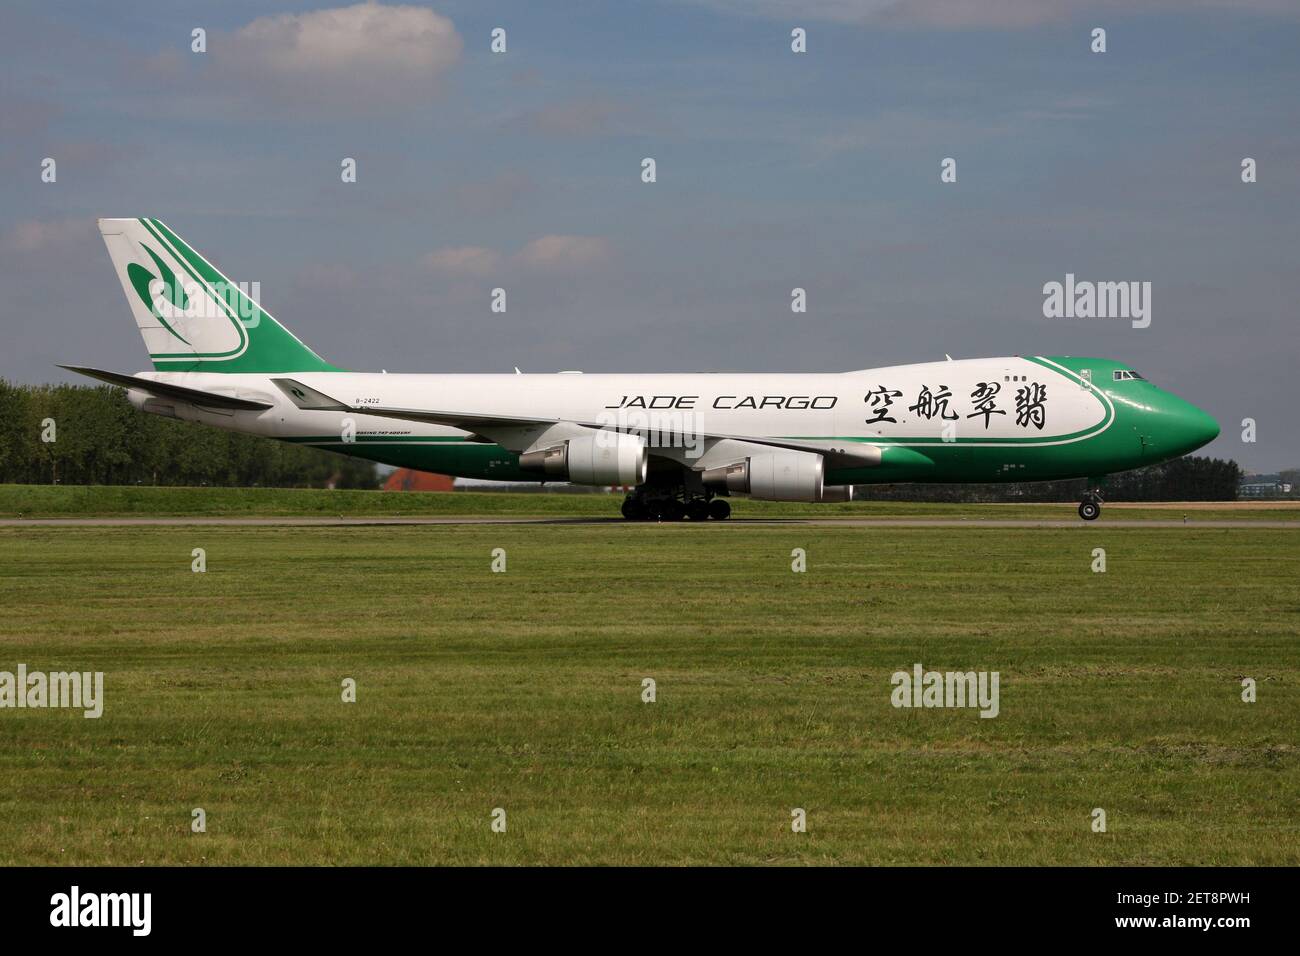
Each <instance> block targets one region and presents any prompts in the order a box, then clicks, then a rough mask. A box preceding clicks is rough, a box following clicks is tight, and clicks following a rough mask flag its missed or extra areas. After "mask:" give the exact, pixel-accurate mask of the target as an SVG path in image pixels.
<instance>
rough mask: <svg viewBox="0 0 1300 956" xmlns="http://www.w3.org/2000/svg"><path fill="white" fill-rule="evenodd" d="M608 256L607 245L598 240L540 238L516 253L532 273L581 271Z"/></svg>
mask: <svg viewBox="0 0 1300 956" xmlns="http://www.w3.org/2000/svg"><path fill="white" fill-rule="evenodd" d="M608 256H609V243H608V242H607V241H606V240H604V239H602V238H600V237H599V236H555V235H551V236H541V237H539V238H537V239H534V240H533V241H532V242H530V243H528V245H526V246H524V247H523V249H521V250H520V251H519V255H518V256H516V258H517V259H518V260H519V261H520V262H521V263H523V264H524V265H527V266H531V267H533V268H535V269H543V270H555V271H563V270H569V269H581V268H585V267H587V266H590V265H594V264H595V263H598V262H602V261H603V260H605V259H606V258H608Z"/></svg>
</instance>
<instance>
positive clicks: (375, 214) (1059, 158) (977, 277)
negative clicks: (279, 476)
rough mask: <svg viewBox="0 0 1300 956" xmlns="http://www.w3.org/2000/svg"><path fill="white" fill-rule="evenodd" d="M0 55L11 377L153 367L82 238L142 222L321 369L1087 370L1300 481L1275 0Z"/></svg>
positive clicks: (564, 21) (185, 35) (535, 14)
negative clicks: (183, 248) (1140, 292)
mask: <svg viewBox="0 0 1300 956" xmlns="http://www.w3.org/2000/svg"><path fill="white" fill-rule="evenodd" d="M196 27H202V28H204V29H205V30H206V31H207V47H208V49H207V52H206V53H204V54H196V53H193V52H191V49H190V47H191V31H192V30H193V29H194V28H196ZM496 27H501V28H504V29H505V30H506V40H507V52H506V53H505V54H494V53H492V52H491V50H490V48H489V44H490V40H491V33H492V30H493V29H494V28H496ZM795 27H803V28H804V29H805V30H806V31H807V47H808V52H807V53H806V54H795V53H792V52H791V49H790V32H791V30H792V29H793V28H795ZM1094 27H1104V28H1105V29H1106V31H1107V35H1106V45H1107V51H1106V52H1105V53H1102V54H1096V53H1092V52H1090V49H1089V47H1090V43H1091V38H1090V33H1091V31H1092V29H1093V28H1094ZM0 63H2V64H3V65H2V66H0V203H2V205H0V208H2V209H3V217H2V219H0V282H3V287H4V290H5V295H4V297H3V304H0V332H2V334H3V339H2V340H0V341H2V342H3V348H0V376H3V377H5V378H9V379H13V380H17V381H22V382H40V381H56V380H62V379H63V378H64V375H63V373H62V372H61V371H60V370H59V369H57V368H55V367H54V365H55V363H57V362H81V363H87V364H94V365H100V366H104V367H107V368H112V369H120V370H139V369H142V368H145V367H147V363H146V360H145V355H144V350H143V346H142V343H141V341H140V339H139V336H138V334H137V333H136V332H135V329H134V327H133V325H132V322H131V318H130V314H129V312H128V310H127V305H126V302H125V300H124V299H123V297H122V295H121V292H120V288H119V287H118V285H117V283H116V280H115V278H114V277H113V273H112V269H111V266H110V263H109V259H108V256H107V253H106V252H105V250H104V248H103V246H102V244H101V242H100V240H99V237H98V235H97V233H96V232H95V231H94V225H93V223H94V220H95V218H96V217H98V216H153V217H157V218H160V219H163V220H165V221H166V222H167V223H168V224H169V225H170V226H171V227H172V228H173V229H174V230H175V231H177V232H178V233H179V234H180V235H182V236H183V237H185V238H186V239H187V240H188V241H189V242H190V243H191V244H192V245H194V246H195V247H196V248H197V249H198V250H199V251H201V252H203V253H204V254H205V255H207V256H208V258H210V259H212V260H213V261H214V262H216V263H217V265H218V266H220V267H221V268H222V269H223V271H225V272H226V273H227V274H228V275H229V276H230V277H231V278H232V279H235V280H237V281H257V282H259V283H260V284H261V290H262V300H263V304H264V305H265V306H266V307H267V308H268V309H269V310H270V311H271V312H272V313H273V314H275V315H276V316H277V317H278V318H279V319H281V320H282V321H283V322H284V323H285V324H287V325H288V326H289V327H290V328H291V329H293V330H294V331H295V332H296V333H297V334H298V335H299V336H300V337H301V338H302V339H304V340H305V341H306V342H307V343H308V344H310V345H311V346H312V347H314V348H315V349H316V350H317V351H319V352H320V353H321V354H322V355H324V356H325V357H326V358H328V359H330V360H332V361H335V362H337V363H338V364H340V365H344V366H346V367H349V368H355V369H379V368H387V369H389V370H390V371H421V372H424V371H428V372H433V371H509V370H510V369H511V368H512V367H513V366H516V365H518V366H519V367H521V368H523V369H524V370H525V371H538V372H541V371H556V370H560V369H584V370H587V371H714V370H763V371H775V370H786V371H841V370H848V369H855V368H867V367H872V366H879V365H889V364H898V363H908V362H916V361H927V360H934V359H941V358H942V357H943V355H944V353H950V354H951V355H953V356H954V357H975V356H995V355H1006V354H1047V355H1051V354H1075V355H1099V356H1105V357H1112V358H1118V359H1122V360H1125V361H1127V362H1130V363H1131V364H1132V365H1133V367H1135V368H1137V369H1138V370H1140V371H1141V372H1143V373H1144V374H1145V375H1146V376H1147V377H1148V378H1150V379H1152V380H1154V381H1155V382H1156V383H1157V384H1160V385H1162V386H1165V387H1167V388H1169V389H1171V390H1173V391H1175V392H1177V393H1178V394H1181V395H1183V396H1184V397H1186V398H1188V399H1190V400H1192V401H1193V402H1196V403H1197V404H1199V405H1201V406H1202V407H1204V408H1206V409H1207V410H1209V411H1210V412H1211V413H1212V414H1214V415H1215V417H1216V418H1218V419H1219V421H1220V423H1221V424H1222V425H1223V427H1224V434H1223V437H1221V438H1220V439H1219V441H1218V442H1216V443H1215V444H1214V445H1212V446H1210V449H1209V452H1210V453H1213V454H1217V455H1222V456H1228V457H1233V458H1236V459H1237V460H1238V461H1240V462H1242V463H1243V465H1245V466H1247V467H1251V468H1255V469H1260V470H1270V469H1276V468H1280V467H1287V466H1296V465H1300V424H1298V423H1297V420H1296V415H1295V413H1294V411H1293V409H1294V407H1295V406H1294V401H1295V397H1294V394H1293V393H1294V388H1293V383H1294V382H1295V380H1296V366H1297V362H1298V361H1300V327H1298V325H1297V319H1298V316H1297V311H1298V310H1297V305H1296V289H1295V285H1296V281H1297V276H1298V275H1300V269H1297V250H1298V244H1300V228H1298V227H1300V4H1297V3H1295V2H1291V0H1238V2H1234V3H1231V4H1230V3H1229V2H1227V0H1223V2H1215V0H1199V2H1186V0H1184V2H1174V0H1163V2H1162V0H1126V2H1118V0H1114V2H1105V0H1102V2H1081V0H987V2H981V3H966V2H961V0H808V2H799V3H797V2H793V0H790V2H787V0H700V2H688V0H677V2H663V3H636V4H628V3H613V2H611V3H596V2H547V3H542V2H537V0H529V2H520V3H485V2H439V3H436V4H434V5H432V6H390V5H360V6H351V7H346V6H321V5H318V4H310V3H296V2H290V0H284V2H272V3H256V4H255V3H244V2H237V0H222V2H219V3H216V2H212V3H190V2H184V0H168V2H158V3H152V2H148V3H146V2H128V3H115V4H89V3H80V2H77V3H74V2H66V3H64V2H58V0H53V2H51V0H40V2H25V0H18V2H13V0H9V2H6V4H5V7H4V10H3V12H0ZM45 157H53V158H54V159H55V160H56V163H57V182H55V183H43V182H42V181H41V162H42V160H43V159H44V158H45ZM344 157H352V158H355V160H356V162H357V182H356V183H346V184H345V183H343V182H342V181H341V176H340V163H341V161H342V160H343V158H344ZM644 157H653V158H654V159H655V161H656V165H657V174H658V181H657V182H655V183H653V184H646V183H643V182H642V181H641V161H642V159H643V158H644ZM945 157H952V158H953V159H955V160H956V163H957V182H955V183H950V184H945V183H941V182H940V177H939V173H940V163H941V161H942V160H943V159H944V158H945ZM1244 157H1252V158H1254V159H1255V160H1256V162H1257V164H1258V182H1256V183H1253V184H1244V183H1242V181H1241V163H1242V159H1243V158H1244ZM1067 273H1073V274H1075V275H1076V276H1077V277H1078V278H1079V279H1090V280H1096V281H1117V280H1138V281H1149V282H1151V284H1152V321H1151V325H1150V327H1149V328H1145V329H1135V328H1133V327H1132V326H1131V324H1130V323H1129V322H1128V321H1125V320H1122V319H1054V318H1053V319H1049V318H1045V317H1044V315H1043V298H1044V297H1043V291H1042V290H1043V285H1044V283H1047V282H1051V281H1053V280H1056V281H1061V280H1063V279H1064V278H1065V275H1066V274H1067ZM497 286H500V287H504V288H505V289H506V290H507V295H508V310H507V312H506V313H505V314H494V313H492V312H491V311H490V309H489V300H490V292H491V289H492V288H493V287H497ZM796 286H798V287H803V288H805V289H807V295H808V311H807V313H806V314H801V315H800V314H793V313H792V312H791V310H790V293H791V289H792V288H794V287H796ZM1247 417H1250V418H1254V419H1256V421H1257V422H1258V442H1257V443H1256V444H1253V445H1249V444H1243V443H1242V441H1241V427H1240V422H1241V420H1242V419H1243V418H1247Z"/></svg>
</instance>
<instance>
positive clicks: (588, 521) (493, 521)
mask: <svg viewBox="0 0 1300 956" xmlns="http://www.w3.org/2000/svg"><path fill="white" fill-rule="evenodd" d="M602 524H603V525H627V526H629V527H635V526H640V525H653V524H667V525H673V526H677V527H683V528H689V527H699V526H701V525H697V524H696V523H695V522H691V521H681V522H637V523H636V524H635V525H634V524H632V523H631V522H627V521H624V520H623V519H622V518H616V517H608V518H606V517H599V518H545V517H500V518H493V517H480V516H472V517H460V518H455V517H447V518H385V517H370V518H366V517H359V518H346V517H337V518H325V517H313V518H302V517H283V518H277V517H257V518H200V517H194V518H183V517H182V518H164V517H157V518H138V517H114V518H6V519H2V520H0V528H150V527H193V526H197V525H204V526H211V527H225V528H271V527H303V528H351V527H375V526H394V527H401V526H423V525H429V526H437V525H602ZM720 524H721V525H723V526H731V527H753V526H758V525H771V526H780V525H816V526H820V527H840V528H1078V529H1093V530H1104V529H1106V528H1152V529H1154V528H1185V529H1199V530H1212V529H1222V528H1269V529H1279V528H1280V529H1285V530H1289V531H1300V521H1271V520H1258V521H1250V520H1227V521H1225V520H1201V519H1198V518H1196V517H1195V515H1194V514H1193V515H1189V516H1188V518H1187V520H1185V521H1184V520H1165V519H1152V520H1146V521H1143V520H1133V519H1123V518H1106V517H1104V516H1103V517H1102V518H1100V519H1098V520H1097V521H1091V522H1089V521H1082V520H1079V519H1074V520H1069V519H1066V520H1045V519H1033V518H1025V519H996V518H994V519H986V518H966V519H961V518H732V519H730V520H729V521H726V522H717V521H709V522H706V523H702V525H703V526H705V527H715V526H718V525H720Z"/></svg>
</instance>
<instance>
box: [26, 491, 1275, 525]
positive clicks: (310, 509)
mask: <svg viewBox="0 0 1300 956" xmlns="http://www.w3.org/2000/svg"><path fill="white" fill-rule="evenodd" d="M622 500H623V497H622V495H612V494H610V495H605V494H586V495H582V494H542V493H529V494H519V493H504V492H478V491H476V492H465V491H456V492H385V491H352V490H349V491H345V490H337V491H329V490H324V489H293V488H152V487H132V486H97V485H91V486H77V485H0V518H67V517H89V516H97V517H114V516H116V517H129V516H136V517H155V516H158V517H175V516H179V517H287V516H296V517H313V516H315V517H340V516H341V517H420V516H430V517H439V516H444V517H450V516H456V517H460V516H483V517H489V516H494V515H495V516H503V517H504V516H513V517H521V516H537V517H575V518H576V517H617V516H618V508H619V505H620V504H621V503H622ZM1077 506H1078V502H1062V503H1058V504H1032V503H1026V504H998V505H988V504H969V505H966V504H937V503H925V502H904V501H853V502H845V503H825V504H800V503H797V502H775V501H751V500H749V499H746V498H735V499H732V507H733V509H734V516H735V517H737V518H797V517H808V518H837V517H838V518H925V517H938V518H969V519H981V518H983V519H988V518H998V519H1007V518H1010V519H1018V518H1035V519H1036V518H1047V519H1059V520H1070V519H1073V518H1076V517H1077V515H1076V513H1075V508H1076V507H1077ZM1181 514H1187V515H1189V517H1191V518H1193V519H1197V520H1205V521H1208V520H1212V519H1216V518H1231V519H1234V520H1268V521H1300V501H1289V502H1286V501H1284V502H1268V503H1260V502H1241V503H1233V502H1190V503H1187V504H1180V503H1177V502H1175V503H1173V504H1125V503H1112V504H1108V505H1106V507H1105V508H1103V510H1102V517H1101V519H1100V520H1102V521H1105V520H1106V518H1108V517H1112V516H1119V517H1123V518H1124V519H1126V520H1134V519H1162V520H1169V519H1170V518H1177V517H1178V516H1179V515H1181Z"/></svg>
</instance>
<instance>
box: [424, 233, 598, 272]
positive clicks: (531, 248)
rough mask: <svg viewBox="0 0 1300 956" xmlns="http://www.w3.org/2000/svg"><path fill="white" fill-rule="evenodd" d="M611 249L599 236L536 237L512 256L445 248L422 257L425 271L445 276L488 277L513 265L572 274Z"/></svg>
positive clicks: (480, 249)
mask: <svg viewBox="0 0 1300 956" xmlns="http://www.w3.org/2000/svg"><path fill="white" fill-rule="evenodd" d="M609 254H610V246H609V242H608V240H606V239H603V238H601V237H600V236H560V235H547V236H539V237H538V238H536V239H534V240H533V241H532V242H530V243H528V244H527V245H525V246H524V247H523V248H522V249H520V250H519V251H518V252H516V253H515V254H514V255H513V256H505V255H502V254H501V253H499V252H497V251H496V250H495V249H489V248H487V247H485V246H446V247H444V248H442V249H435V250H434V251H433V252H430V253H428V254H427V255H425V256H424V258H423V260H422V262H423V263H424V265H425V267H426V268H429V269H432V270H433V271H435V272H441V273H443V274H445V275H455V276H474V277H483V276H489V275H491V274H492V273H493V272H496V271H497V270H499V269H501V268H502V267H504V266H508V265H515V266H521V267H523V268H526V269H532V270H534V271H537V272H557V273H565V272H575V271H580V270H582V269H585V268H588V267H589V266H593V265H596V264H598V263H601V262H604V261H605V260H606V259H607V258H609Z"/></svg>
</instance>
